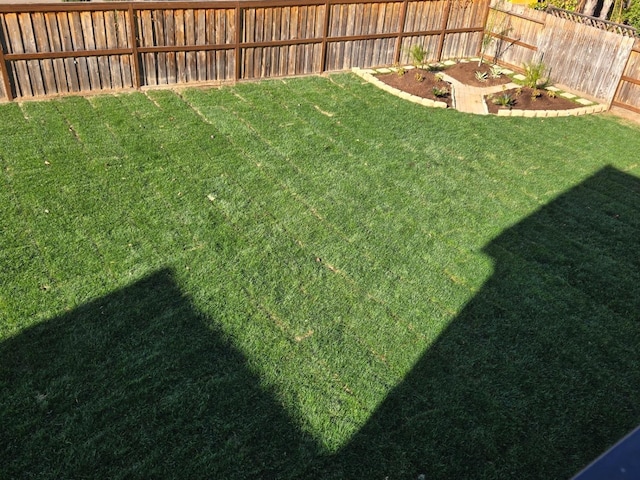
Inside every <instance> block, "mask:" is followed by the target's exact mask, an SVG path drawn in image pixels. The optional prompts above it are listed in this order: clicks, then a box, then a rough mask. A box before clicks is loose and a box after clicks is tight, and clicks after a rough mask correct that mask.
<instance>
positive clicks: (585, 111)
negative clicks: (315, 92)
mask: <svg viewBox="0 0 640 480" xmlns="http://www.w3.org/2000/svg"><path fill="white" fill-rule="evenodd" d="M408 68H409V67H408ZM352 71H353V73H355V74H356V75H358V76H359V77H361V78H363V79H364V80H366V81H367V82H369V83H371V84H373V85H375V86H377V87H378V88H380V89H382V90H385V91H386V92H389V93H391V94H392V95H395V96H397V97H400V98H403V99H405V100H409V101H410V102H413V103H418V104H420V105H424V106H425V107H433V108H448V105H447V104H446V103H445V102H438V101H434V100H430V99H428V98H422V97H418V96H417V95H411V94H410V93H407V92H403V91H402V90H399V89H397V88H394V87H391V86H389V85H387V84H386V83H384V82H382V81H381V80H378V79H377V78H376V77H375V74H376V73H390V72H393V71H394V70H393V69H391V68H378V69H372V68H367V69H361V68H358V67H353V68H352ZM450 83H451V99H452V103H453V106H452V108H453V109H456V110H457V108H456V95H455V86H454V83H452V82H450ZM455 83H459V82H455ZM474 88H478V87H474ZM488 93H491V92H488ZM483 97H484V95H483ZM576 98H579V97H576ZM483 102H484V99H483ZM606 111H607V107H606V105H602V104H599V103H594V104H593V105H589V106H585V107H577V108H572V109H568V110H566V109H565V110H519V109H515V108H514V109H500V110H498V113H497V115H496V116H498V117H529V118H536V117H537V118H542V117H544V118H551V117H570V116H579V115H590V114H593V113H602V112H606ZM484 114H485V115H489V113H488V110H487V109H486V104H485V113H484Z"/></svg>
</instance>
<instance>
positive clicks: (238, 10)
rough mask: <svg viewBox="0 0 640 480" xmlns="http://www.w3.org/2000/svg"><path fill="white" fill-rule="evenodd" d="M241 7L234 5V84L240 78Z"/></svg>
mask: <svg viewBox="0 0 640 480" xmlns="http://www.w3.org/2000/svg"><path fill="white" fill-rule="evenodd" d="M241 16H242V7H240V2H238V3H237V4H236V38H235V42H236V46H235V49H234V50H235V52H236V73H235V80H236V82H237V81H238V80H240V79H241V78H242V49H241V48H240V39H241V38H242V35H241V34H240V30H241V28H242V18H241Z"/></svg>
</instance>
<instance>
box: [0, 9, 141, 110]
mask: <svg viewBox="0 0 640 480" xmlns="http://www.w3.org/2000/svg"><path fill="white" fill-rule="evenodd" d="M38 8H40V9H38ZM52 10H54V11H42V10H41V7H35V6H34V7H33V9H32V10H31V11H26V12H22V13H18V14H14V13H2V14H0V19H1V23H2V33H3V36H4V38H5V39H6V42H5V43H6V48H7V52H6V53H5V60H6V62H5V63H6V64H7V65H8V66H7V70H8V71H9V74H10V76H11V78H12V80H13V85H14V94H15V96H17V97H18V98H26V97H34V96H42V95H52V94H60V93H69V92H81V91H100V90H112V89H121V88H131V87H132V86H133V85H132V83H131V67H130V58H129V57H130V55H129V53H128V50H127V49H128V44H127V37H126V28H125V27H124V25H125V23H126V22H125V21H124V13H123V12H122V11H114V10H101V9H94V10H91V11H77V10H74V11H64V10H61V9H60V8H59V7H58V8H57V9H56V8H52ZM101 52H104V54H103V55H102V54H101Z"/></svg>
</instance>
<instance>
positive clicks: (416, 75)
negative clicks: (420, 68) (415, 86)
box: [414, 72, 424, 82]
mask: <svg viewBox="0 0 640 480" xmlns="http://www.w3.org/2000/svg"><path fill="white" fill-rule="evenodd" d="M414 78H415V79H416V82H423V81H424V75H422V74H421V73H420V72H416V74H415V75H414Z"/></svg>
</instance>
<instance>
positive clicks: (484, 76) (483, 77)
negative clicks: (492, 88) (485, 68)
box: [476, 70, 489, 82]
mask: <svg viewBox="0 0 640 480" xmlns="http://www.w3.org/2000/svg"><path fill="white" fill-rule="evenodd" d="M488 78H489V74H488V73H487V72H481V71H479V70H478V71H476V80H478V81H479V82H486V81H487V79H488Z"/></svg>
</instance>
